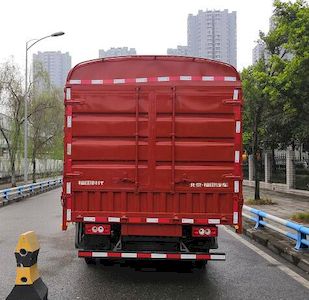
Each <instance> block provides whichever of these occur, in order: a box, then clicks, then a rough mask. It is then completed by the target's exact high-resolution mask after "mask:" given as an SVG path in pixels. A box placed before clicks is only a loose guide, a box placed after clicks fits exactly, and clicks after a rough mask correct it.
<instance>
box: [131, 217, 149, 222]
mask: <svg viewBox="0 0 309 300" xmlns="http://www.w3.org/2000/svg"><path fill="white" fill-rule="evenodd" d="M143 219H144V220H143ZM145 219H146V218H139V217H130V218H129V219H128V223H146V220H145Z"/></svg>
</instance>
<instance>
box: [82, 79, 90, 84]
mask: <svg viewBox="0 0 309 300" xmlns="http://www.w3.org/2000/svg"><path fill="white" fill-rule="evenodd" d="M80 83H81V84H92V82H91V80H88V79H83V80H81V81H80Z"/></svg>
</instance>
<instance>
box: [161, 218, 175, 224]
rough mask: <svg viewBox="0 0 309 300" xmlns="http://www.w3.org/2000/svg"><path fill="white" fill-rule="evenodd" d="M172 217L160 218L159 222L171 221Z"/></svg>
mask: <svg viewBox="0 0 309 300" xmlns="http://www.w3.org/2000/svg"><path fill="white" fill-rule="evenodd" d="M171 222H172V219H169V218H159V220H158V223H171Z"/></svg>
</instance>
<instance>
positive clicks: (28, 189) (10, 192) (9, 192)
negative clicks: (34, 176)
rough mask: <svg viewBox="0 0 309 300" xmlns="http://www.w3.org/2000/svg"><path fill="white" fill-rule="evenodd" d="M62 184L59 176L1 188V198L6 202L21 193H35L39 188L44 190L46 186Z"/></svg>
mask: <svg viewBox="0 0 309 300" xmlns="http://www.w3.org/2000/svg"><path fill="white" fill-rule="evenodd" d="M61 184H62V177H58V178H55V179H49V180H44V181H40V182H37V183H30V184H26V185H21V186H18V187H15V188H8V189H4V190H0V199H2V201H3V202H4V204H6V203H7V202H9V201H10V200H12V196H15V195H19V196H23V195H28V194H29V193H30V194H31V193H34V192H35V191H37V190H44V189H46V188H50V187H52V186H59V185H61Z"/></svg>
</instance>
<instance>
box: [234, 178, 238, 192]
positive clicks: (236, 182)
mask: <svg viewBox="0 0 309 300" xmlns="http://www.w3.org/2000/svg"><path fill="white" fill-rule="evenodd" d="M234 193H239V181H238V180H236V181H234Z"/></svg>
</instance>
